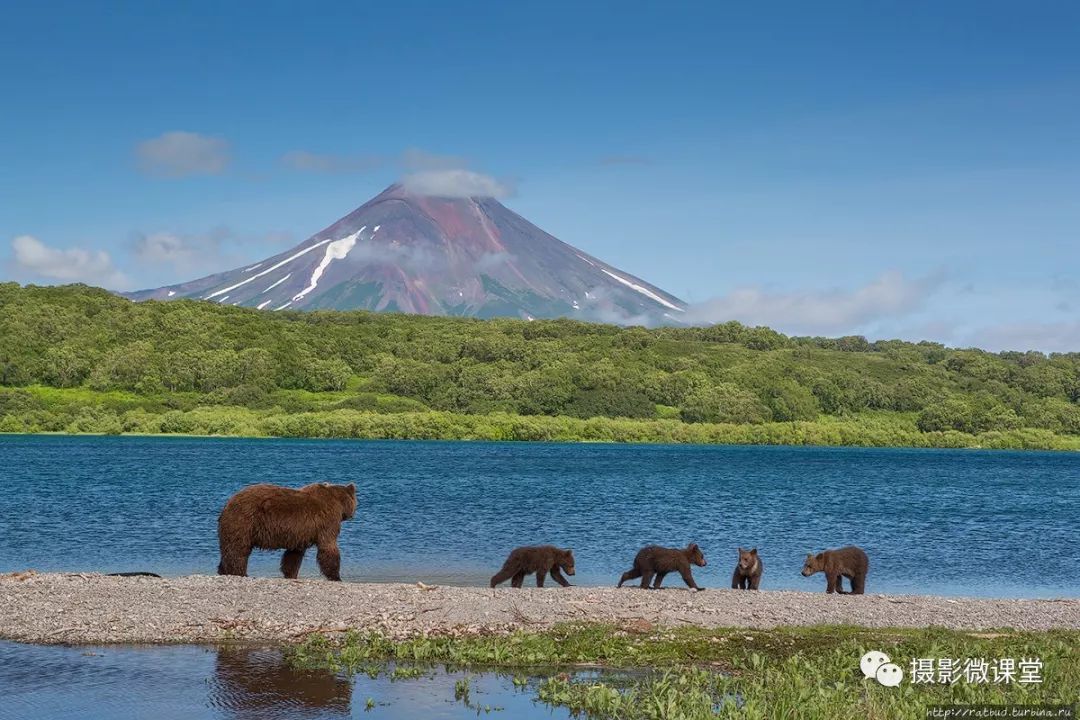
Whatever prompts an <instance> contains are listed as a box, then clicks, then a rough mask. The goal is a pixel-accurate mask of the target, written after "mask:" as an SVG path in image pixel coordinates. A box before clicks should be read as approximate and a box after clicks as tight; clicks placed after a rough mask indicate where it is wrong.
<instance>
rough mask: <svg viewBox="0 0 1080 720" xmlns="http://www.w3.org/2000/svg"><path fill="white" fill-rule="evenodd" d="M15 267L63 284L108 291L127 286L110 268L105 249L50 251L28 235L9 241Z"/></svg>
mask: <svg viewBox="0 0 1080 720" xmlns="http://www.w3.org/2000/svg"><path fill="white" fill-rule="evenodd" d="M11 249H12V250H13V251H14V253H15V260H14V262H15V266H16V267H17V268H19V269H20V270H23V271H26V272H28V273H31V274H32V275H34V276H37V277H42V278H48V279H49V280H60V281H63V282H84V283H87V284H88V285H98V286H100V287H105V288H109V289H110V290H120V289H124V288H126V287H128V286H129V285H130V283H129V281H128V278H127V276H125V275H124V273H122V272H120V270H118V269H117V268H116V266H114V265H113V262H112V259H111V258H110V257H109V254H108V253H107V252H105V251H104V250H84V249H83V248H67V249H64V250H60V249H57V248H52V247H49V246H48V245H46V244H45V243H43V242H41V241H40V240H38V239H37V238H35V237H33V236H31V235H20V236H19V237H17V238H15V239H14V240H12V241H11Z"/></svg>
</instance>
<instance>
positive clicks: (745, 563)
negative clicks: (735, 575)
mask: <svg viewBox="0 0 1080 720" xmlns="http://www.w3.org/2000/svg"><path fill="white" fill-rule="evenodd" d="M756 564H757V548H753V549H751V550H743V549H742V548H739V569H740V570H742V571H743V572H744V573H748V572H750V571H751V570H753V569H754V565H756Z"/></svg>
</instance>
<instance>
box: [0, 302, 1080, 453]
mask: <svg viewBox="0 0 1080 720" xmlns="http://www.w3.org/2000/svg"><path fill="white" fill-rule="evenodd" d="M0 431H6V432H50V431H55V432H107V433H117V432H149V433H158V432H166V433H197V434H246V435H286V436H310V437H414V438H492V439H552V440H554V439H560V440H576V439H584V440H616V441H642V442H739V443H794V444H804V443H805V444H852V445H903V446H949V447H960V446H984V447H1060V448H1080V354H1078V353H1070V354H1066V355H1052V356H1049V357H1047V356H1044V355H1042V354H1039V353H999V354H991V353H986V352H982V351H979V350H951V349H947V348H945V347H943V346H941V345H939V344H936V343H917V344H915V343H905V342H899V341H888V342H876V343H868V342H867V341H866V340H865V339H863V338H860V337H847V338H839V339H824V338H789V337H786V336H784V335H781V334H779V333H777V332H774V331H772V330H769V329H768V328H747V327H744V326H742V325H740V324H738V323H734V322H732V323H725V324H722V325H715V326H712V327H706V328H657V329H652V330H646V329H643V328H619V327H614V326H609V325H595V324H586V323H580V322H575V321H571V320H553V321H535V322H524V321H517V320H485V321H479V320H469V319H462V318H429V317H418V316H407V315H385V314H372V313H365V312H348V313H343V312H313V313H300V312H281V313H266V312H258V311H253V310H245V309H240V308H233V307H225V306H220V305H216V304H213V303H205V302H192V301H181V302H173V303H154V302H149V303H138V304H137V303H132V302H130V301H127V300H124V299H122V298H119V297H116V296H114V295H112V294H110V293H107V292H105V291H102V290H98V289H94V288H88V287H85V286H67V287H34V286H29V287H20V286H18V285H16V284H14V283H8V284H0Z"/></svg>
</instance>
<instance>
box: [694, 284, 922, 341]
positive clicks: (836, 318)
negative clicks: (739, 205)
mask: <svg viewBox="0 0 1080 720" xmlns="http://www.w3.org/2000/svg"><path fill="white" fill-rule="evenodd" d="M941 282H942V278H941V277H940V276H939V275H933V276H929V277H925V278H920V279H915V280H909V279H908V278H906V277H904V275H903V273H900V272H898V271H889V272H886V273H884V274H883V275H881V276H880V277H878V278H877V279H876V280H874V281H873V282H870V283H868V284H866V285H863V286H862V287H859V288H855V289H854V290H840V289H833V290H801V291H795V292H778V293H770V292H767V291H765V290H762V289H761V288H757V287H745V288H738V289H736V290H733V291H732V292H730V293H728V294H727V295H724V296H722V297H718V298H714V299H712V300H706V301H705V302H701V303H695V304H692V305H690V306H689V307H688V308H687V310H686V314H685V315H683V316H680V320H684V321H685V322H687V323H690V324H693V325H706V324H713V323H717V322H725V321H727V320H738V321H739V322H741V323H744V324H746V325H767V326H769V327H772V328H774V329H776V330H780V331H781V332H784V333H787V334H790V335H844V334H849V333H852V332H855V331H856V330H857V329H858V328H860V327H862V326H863V325H866V324H867V323H871V322H874V321H876V320H880V319H885V318H888V319H896V318H897V317H901V316H904V315H907V314H910V313H913V312H915V311H917V310H919V309H920V308H921V307H922V305H923V302H924V301H925V300H926V298H927V297H929V296H930V295H931V294H932V293H934V292H935V291H936V290H937V289H938V288H939V287H940V285H941Z"/></svg>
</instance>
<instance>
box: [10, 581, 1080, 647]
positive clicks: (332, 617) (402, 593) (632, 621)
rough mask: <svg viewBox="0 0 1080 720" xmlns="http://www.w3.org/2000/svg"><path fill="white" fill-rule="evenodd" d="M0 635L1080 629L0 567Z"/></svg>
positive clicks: (1030, 614) (764, 595)
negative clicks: (579, 625) (576, 628)
mask: <svg viewBox="0 0 1080 720" xmlns="http://www.w3.org/2000/svg"><path fill="white" fill-rule="evenodd" d="M0 599H2V600H3V608H4V611H3V613H2V614H0V638H2V639H6V640H17V641H21V642H31V643H41V644H108V643H205V642H221V641H251V642H269V643H280V642H296V641H299V640H302V639H303V638H304V637H305V636H307V635H309V634H311V633H315V632H321V633H326V634H329V635H333V634H335V633H340V632H345V631H347V630H350V629H355V630H361V631H378V632H381V633H384V634H386V635H388V636H391V637H395V638H405V637H410V636H416V635H423V634H429V635H468V634H480V633H505V632H509V631H512V630H517V629H522V628H531V629H543V628H546V627H550V626H552V625H554V624H557V623H562V622H604V623H613V624H616V625H622V626H625V627H629V628H634V629H648V628H651V627H654V626H666V627H678V626H686V625H694V626H701V627H747V628H769V627H776V626H782V625H820V624H845V625H860V626H864V627H927V626H931V625H932V626H939V627H947V628H954V629H969V630H988V629H999V628H1013V629H1017V630H1049V629H1059V628H1068V629H1080V600H1077V599H1062V600H993V599H975V598H951V597H950V598H946V597H938V596H928V595H862V596H837V595H826V594H825V593H823V592H819V593H807V592H791V591H763V592H756V593H755V592H743V591H734V590H727V589H724V590H715V589H710V590H707V591H705V592H700V593H694V592H690V591H688V590H685V589H683V588H672V589H666V590H661V591H642V590H640V589H637V588H624V589H615V588H599V587H572V588H557V587H554V588H544V589H535V588H526V589H521V590H514V589H512V588H499V589H496V590H490V589H487V588H478V587H449V586H426V585H404V584H376V583H348V582H344V583H332V582H327V581H325V580H321V579H310V580H283V579H278V578H237V577H218V576H206V575H192V576H189V577H180V578H164V579H159V578H146V577H131V578H122V577H109V576H105V575H95V574H85V573H79V574H66V573H65V574H61V573H47V574H38V573H12V574H8V575H0Z"/></svg>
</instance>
